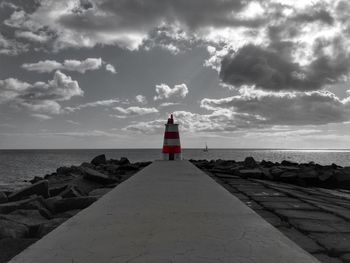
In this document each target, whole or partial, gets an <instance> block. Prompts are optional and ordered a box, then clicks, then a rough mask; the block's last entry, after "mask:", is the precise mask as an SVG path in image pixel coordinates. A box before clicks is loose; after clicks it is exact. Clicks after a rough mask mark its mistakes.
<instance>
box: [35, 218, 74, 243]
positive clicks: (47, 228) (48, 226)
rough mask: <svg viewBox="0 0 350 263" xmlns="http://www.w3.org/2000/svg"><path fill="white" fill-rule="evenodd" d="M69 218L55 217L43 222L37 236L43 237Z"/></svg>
mask: <svg viewBox="0 0 350 263" xmlns="http://www.w3.org/2000/svg"><path fill="white" fill-rule="evenodd" d="M67 219H68V218H64V217H61V218H54V219H51V220H50V221H48V222H46V223H44V224H41V225H40V226H39V228H38V230H37V237H38V238H42V237H43V236H46V235H47V234H48V233H50V232H51V231H52V230H54V229H55V228H56V227H58V226H59V225H61V224H62V223H64V222H65V221H67Z"/></svg>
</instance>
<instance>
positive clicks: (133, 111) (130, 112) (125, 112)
mask: <svg viewBox="0 0 350 263" xmlns="http://www.w3.org/2000/svg"><path fill="white" fill-rule="evenodd" d="M114 109H115V110H116V111H117V112H118V113H119V114H122V115H121V116H142V115H146V114H151V113H157V112H158V110H157V109H156V108H142V107H138V106H131V107H128V108H122V107H115V108H114Z"/></svg>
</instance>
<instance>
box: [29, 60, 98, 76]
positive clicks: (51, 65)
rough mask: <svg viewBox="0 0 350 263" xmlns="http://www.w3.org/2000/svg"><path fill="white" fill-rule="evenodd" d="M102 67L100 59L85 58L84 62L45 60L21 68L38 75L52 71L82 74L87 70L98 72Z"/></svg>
mask: <svg viewBox="0 0 350 263" xmlns="http://www.w3.org/2000/svg"><path fill="white" fill-rule="evenodd" d="M101 66H102V59H101V58H87V59H85V60H81V61H80V60H73V59H66V60H64V62H63V63H60V62H57V61H55V60H45V61H39V62H36V63H25V64H23V65H22V68H24V69H26V70H29V71H37V72H40V73H44V72H51V71H54V70H67V71H77V72H80V73H82V74H84V73H85V72H86V71H89V70H98V69H99V68H101Z"/></svg>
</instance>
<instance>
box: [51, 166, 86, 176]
mask: <svg viewBox="0 0 350 263" xmlns="http://www.w3.org/2000/svg"><path fill="white" fill-rule="evenodd" d="M56 173H57V175H58V176H60V175H71V174H75V175H79V174H81V173H82V171H81V169H80V167H78V166H74V165H72V166H71V167H66V166H62V167H59V168H57V170H56Z"/></svg>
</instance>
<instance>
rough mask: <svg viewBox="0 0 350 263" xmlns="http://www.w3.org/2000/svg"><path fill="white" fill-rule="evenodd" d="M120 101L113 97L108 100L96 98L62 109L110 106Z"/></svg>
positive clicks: (71, 110)
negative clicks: (95, 99)
mask: <svg viewBox="0 0 350 263" xmlns="http://www.w3.org/2000/svg"><path fill="white" fill-rule="evenodd" d="M120 102H122V101H121V100H120V99H118V98H115V99H108V100H97V101H92V102H88V103H84V104H80V105H78V106H75V107H66V108H65V109H64V110H65V112H75V111H77V110H81V109H85V108H95V107H99V106H102V107H111V106H113V105H114V104H116V103H120Z"/></svg>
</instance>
